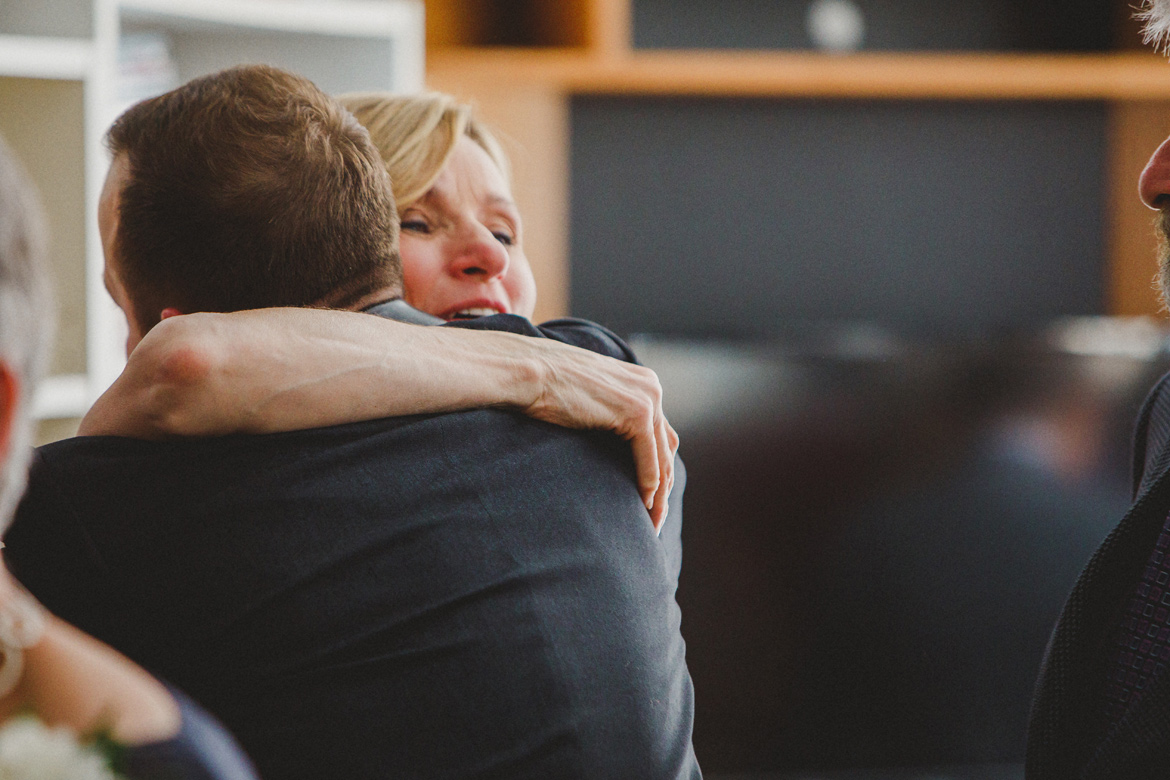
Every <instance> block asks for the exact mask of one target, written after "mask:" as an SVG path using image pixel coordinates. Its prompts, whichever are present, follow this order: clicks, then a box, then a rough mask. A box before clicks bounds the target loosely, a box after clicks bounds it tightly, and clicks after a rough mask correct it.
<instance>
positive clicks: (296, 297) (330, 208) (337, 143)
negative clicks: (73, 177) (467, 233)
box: [102, 66, 402, 335]
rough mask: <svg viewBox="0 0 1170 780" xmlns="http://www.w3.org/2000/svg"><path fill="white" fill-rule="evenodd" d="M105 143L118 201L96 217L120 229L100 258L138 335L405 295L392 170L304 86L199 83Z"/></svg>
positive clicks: (228, 80)
mask: <svg viewBox="0 0 1170 780" xmlns="http://www.w3.org/2000/svg"><path fill="white" fill-rule="evenodd" d="M107 143H108V145H109V148H110V151H111V152H112V153H113V155H114V163H113V173H112V175H111V176H110V178H109V179H108V183H107V188H106V192H107V193H108V194H111V195H112V194H114V193H117V196H118V200H119V204H118V209H117V212H118V213H117V215H115V214H113V213H111V212H110V210H109V209H107V210H106V212H104V213H103V215H102V216H103V217H104V218H106V219H114V218H115V217H116V218H117V219H118V220H119V224H118V229H117V230H116V231H106V233H107V234H108V235H113V234H114V233H116V234H117V241H118V244H117V246H116V247H107V248H106V250H107V251H106V255H107V258H109V257H116V258H117V263H116V266H117V269H116V272H117V275H118V276H119V277H120V278H119V279H118V284H119V286H121V287H124V288H125V292H126V293H127V294H128V295H129V297H130V298H131V299H132V300H133V302H134V306H133V314H134V316H133V318H132V322H131V327H132V328H133V327H135V326H137V330H138V331H139V333H140V335H141V334H145V332H146V331H148V330H149V329H150V328H151V327H153V326H154V325H155V324H157V323H158V321H159V317H160V313H161V312H162V311H163V310H164V309H166V308H173V309H177V310H178V311H181V312H196V311H219V312H223V311H238V310H242V309H259V308H265V307H270V306H303V305H308V304H317V305H321V306H329V307H331V308H351V307H354V306H355V304H358V303H359V301H358V299H359V298H361V297H362V296H364V295H367V294H369V293H371V292H374V293H375V294H379V293H382V292H383V291H385V290H387V289H390V288H396V287H397V286H398V285H400V284H401V281H402V272H401V265H400V262H399V260H398V223H397V220H396V219H395V216H394V215H395V213H396V212H395V207H394V197H393V195H392V194H391V189H390V182H389V178H388V177H387V174H386V169H385V167H384V166H383V165H382V162H381V159H380V158H379V157H378V156H377V153H376V152H373V149H372V147H371V146H370V142H369V137H368V135H367V133H366V130H365V128H363V127H362V126H361V125H360V124H358V122H357V120H356V119H354V117H353V115H351V114H350V113H349V112H348V111H346V110H345V109H344V108H342V107H341V106H340V105H338V104H337V103H336V102H335V101H334V100H333V99H332V98H330V97H329V96H327V95H325V94H324V93H323V92H321V91H320V90H319V89H318V88H317V87H316V85H314V84H313V83H312V82H311V81H309V80H308V79H305V78H301V77H300V76H296V75H294V74H291V73H287V72H284V71H280V70H277V69H275V68H269V67H264V66H252V67H246V68H233V69H230V70H227V71H223V72H221V73H217V74H215V75H213V76H205V77H203V78H198V79H195V80H193V81H190V82H188V83H186V84H184V85H183V86H181V87H179V88H178V89H175V90H173V91H171V92H168V93H166V94H164V95H160V96H158V97H156V98H152V99H150V100H145V101H143V102H141V103H139V104H137V105H135V106H133V107H132V108H130V109H129V110H127V111H126V112H125V113H124V114H122V116H120V117H119V118H118V119H117V121H115V122H114V125H113V127H111V128H110V131H109V133H108V135H107ZM371 152H373V156H371ZM104 202H105V203H107V204H109V203H111V202H112V200H111V198H106V199H105V201H104Z"/></svg>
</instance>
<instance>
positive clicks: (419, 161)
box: [338, 92, 512, 213]
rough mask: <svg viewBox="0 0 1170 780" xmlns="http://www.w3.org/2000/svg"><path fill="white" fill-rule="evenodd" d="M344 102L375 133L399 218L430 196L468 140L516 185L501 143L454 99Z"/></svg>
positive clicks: (378, 96)
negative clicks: (460, 145)
mask: <svg viewBox="0 0 1170 780" xmlns="http://www.w3.org/2000/svg"><path fill="white" fill-rule="evenodd" d="M338 100H340V101H341V104H342V105H343V106H345V107H346V108H348V109H349V110H350V111H351V112H352V113H353V115H354V116H356V117H357V120H358V121H359V122H361V123H362V124H363V125H364V126H365V128H366V129H367V130H369V131H370V138H372V139H373V141H374V146H376V147H377V148H378V153H379V154H381V155H382V162H384V163H385V164H386V170H387V171H388V172H389V173H390V184H391V186H392V187H393V188H394V199H395V200H396V201H397V203H398V212H399V213H402V211H403V210H404V209H406V208H407V207H409V206H410V205H412V204H413V203H415V202H416V201H417V200H418V199H419V198H421V197H422V196H423V195H425V194H426V193H427V191H428V190H429V189H430V188H431V186H432V185H433V184H434V183H435V179H437V178H438V177H439V173H440V172H442V170H443V166H445V165H446V164H447V160H448V159H450V157H451V154H452V153H453V152H454V151H455V144H456V143H458V141H459V139H460V138H462V137H463V136H467V137H468V138H470V139H471V140H472V141H474V142H475V143H476V144H478V145H479V146H480V148H482V149H483V150H484V151H485V152H487V154H488V156H489V157H490V158H491V159H492V161H493V162H494V163H495V164H496V166H497V167H499V169H500V172H501V173H503V174H504V180H505V181H507V182H508V183H509V185H510V184H511V178H512V173H511V166H510V165H509V163H508V158H507V156H506V155H505V154H504V150H503V147H501V146H500V142H499V141H497V140H496V137H495V135H493V133H492V131H491V130H490V129H489V128H488V127H487V126H486V125H484V124H483V122H481V121H479V120H478V119H476V118H475V116H474V115H473V114H472V110H471V106H469V105H467V104H466V103H460V102H459V101H457V100H456V99H455V98H453V97H451V96H450V95H445V94H443V93H441V92H424V93H421V94H417V95H390V94H387V93H385V92H354V93H350V94H348V95H342V96H341V97H340V98H338Z"/></svg>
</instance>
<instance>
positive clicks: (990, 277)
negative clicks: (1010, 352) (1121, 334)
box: [571, 97, 1106, 337]
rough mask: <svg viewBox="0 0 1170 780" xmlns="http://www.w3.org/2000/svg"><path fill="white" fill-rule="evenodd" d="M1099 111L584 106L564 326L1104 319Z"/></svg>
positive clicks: (644, 103)
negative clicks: (589, 322) (569, 320)
mask: <svg viewBox="0 0 1170 780" xmlns="http://www.w3.org/2000/svg"><path fill="white" fill-rule="evenodd" d="M1105 131H1106V109H1105V106H1104V105H1103V104H1101V103H1095V102H1080V103H1078V102H1060V103H1047V102H1045V103H1021V102H994V103H989V102H977V103H974V102H973V103H966V102H879V101H873V102H865V101H849V102H843V101H841V102H837V101H792V100H760V99H742V100H740V99H672V98H657V99H654V98H636V99H627V98H611V97H578V98H575V99H574V100H573V103H572V138H573V141H572V168H571V171H572V185H571V188H572V189H571V198H572V213H571V236H572V238H571V263H572V277H571V279H572V290H571V300H572V312H573V314H574V315H577V316H582V317H587V318H590V319H594V320H598V321H600V322H602V323H605V324H607V325H609V326H611V327H613V328H615V329H616V330H618V331H619V332H621V333H627V334H628V333H633V332H652V333H665V334H674V335H687V336H730V337H772V336H776V335H781V334H784V333H786V332H788V331H789V330H790V329H791V328H793V327H804V326H807V325H809V324H813V325H814V326H815V325H816V324H819V323H825V322H831V323H839V322H859V321H860V322H867V323H875V324H878V325H881V326H887V327H889V328H891V329H894V330H896V331H899V332H902V333H904V334H906V335H910V336H915V337H921V336H929V335H931V334H940V335H948V336H951V335H978V334H981V333H985V332H988V331H998V330H1002V329H1015V328H1021V327H1024V328H1026V327H1032V326H1035V325H1039V324H1042V323H1045V322H1047V321H1049V320H1050V319H1051V318H1053V317H1056V316H1060V315H1068V314H1098V313H1102V312H1103V307H1104V303H1103V295H1104V294H1103V283H1102V277H1103V267H1104V261H1103V251H1104V250H1103V244H1104V238H1103V226H1102V220H1103V210H1104V205H1103V202H1104V189H1105V187H1104V175H1103V168H1104V157H1105V151H1106V142H1105Z"/></svg>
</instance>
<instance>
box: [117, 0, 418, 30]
mask: <svg viewBox="0 0 1170 780" xmlns="http://www.w3.org/2000/svg"><path fill="white" fill-rule="evenodd" d="M117 6H118V10H119V12H120V13H122V14H124V15H125V16H126V17H127V18H128V19H130V20H138V19H141V20H142V21H158V20H167V19H170V20H174V21H175V22H179V23H182V22H198V23H204V24H213V25H224V26H235V27H244V28H251V29H260V30H273V31H280V32H302V33H314V34H318V35H320V34H325V35H343V36H351V37H361V38H367V37H379V36H381V35H384V34H388V33H394V32H398V31H400V30H403V29H404V28H409V27H410V25H411V23H412V21H413V19H414V16H415V15H416V14H417V9H416V8H414V7H413V6H415V3H414V2H413V1H412V0H401V1H400V2H396V3H390V4H388V3H386V2H385V1H384V0H328V1H324V0H282V1H281V2H275V0H203V1H202V2H200V3H198V4H197V5H196V4H192V3H191V2H189V0H118V2H117Z"/></svg>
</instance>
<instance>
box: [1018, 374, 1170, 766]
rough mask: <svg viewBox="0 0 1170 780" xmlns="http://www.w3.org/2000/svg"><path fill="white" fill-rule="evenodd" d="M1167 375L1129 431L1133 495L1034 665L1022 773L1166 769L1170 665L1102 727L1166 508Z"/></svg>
mask: <svg viewBox="0 0 1170 780" xmlns="http://www.w3.org/2000/svg"><path fill="white" fill-rule="evenodd" d="M1168 466H1170V374H1168V375H1166V376H1164V377H1162V379H1161V380H1160V381H1159V382H1158V384H1157V385H1155V387H1154V389H1153V391H1152V392H1151V393H1150V395H1149V396H1148V397H1147V399H1146V402H1145V403H1144V404H1143V406H1142V409H1141V412H1140V414H1139V416H1138V424H1137V428H1136V431H1135V436H1134V502H1133V504H1132V506H1131V507H1130V509H1129V511H1128V512H1127V513H1126V515H1125V517H1124V518H1122V520H1121V522H1120V523H1119V524H1118V525H1117V527H1116V528H1115V529H1114V530H1113V531H1112V532H1111V533H1110V534H1109V536H1107V537H1106V539H1105V541H1104V542H1102V543H1101V546H1100V547H1099V548H1098V549H1097V551H1096V553H1094V554H1093V557H1092V558H1091V559H1090V560H1089V563H1088V564H1087V565H1086V566H1085V569H1084V571H1082V572H1081V576H1080V577H1079V578H1078V580H1077V582H1076V585H1075V586H1074V587H1073V590H1072V593H1071V594H1070V595H1069V598H1068V602H1067V603H1066V604H1065V607H1064V611H1063V612H1062V614H1061V616H1060V619H1059V621H1058V622H1057V624H1056V628H1055V630H1054V631H1053V634H1052V637H1051V639H1050V640H1049V644H1048V649H1047V651H1046V652H1045V657H1044V662H1043V664H1042V665H1041V669H1040V678H1039V681H1038V682H1037V686H1036V693H1035V698H1034V699H1033V703H1032V714H1031V719H1030V722H1029V726H1028V751H1027V762H1026V766H1027V778H1028V780H1049V779H1050V778H1051V780H1058V779H1059V780H1075V779H1080V780H1107V779H1108V778H1117V779H1118V780H1122V779H1124V780H1140V779H1141V778H1166V777H1170V673H1167V674H1163V675H1161V676H1160V677H1159V678H1158V679H1156V680H1155V681H1154V682H1153V683H1152V685H1151V688H1150V689H1149V690H1148V691H1147V693H1146V694H1145V696H1144V697H1143V699H1142V701H1141V702H1140V703H1139V704H1138V706H1137V707H1136V708H1135V709H1133V710H1132V711H1131V712H1129V713H1128V714H1127V715H1126V716H1125V717H1124V718H1123V719H1122V720H1121V721H1120V722H1119V723H1118V724H1117V725H1116V727H1114V728H1113V729H1112V731H1110V732H1109V733H1108V734H1104V735H1102V734H1101V733H1100V732H1099V731H1098V728H1099V726H1098V723H1099V721H1098V720H1097V719H1098V718H1099V717H1100V715H1101V704H1100V701H1099V699H1098V697H1099V696H1100V695H1101V690H1102V688H1103V686H1104V680H1105V675H1106V673H1107V671H1108V666H1109V664H1110V663H1111V662H1112V650H1113V648H1114V644H1113V643H1114V640H1115V637H1116V632H1117V625H1118V621H1119V619H1120V615H1121V611H1122V609H1123V608H1124V605H1125V603H1126V601H1127V600H1128V599H1129V598H1130V596H1131V595H1132V591H1133V588H1134V585H1135V584H1136V583H1137V581H1138V578H1139V577H1140V576H1141V572H1142V571H1143V569H1144V568H1145V566H1146V563H1147V562H1148V560H1149V557H1150V553H1151V552H1152V551H1153V549H1154V544H1155V542H1156V541H1157V538H1158V535H1159V533H1160V532H1161V529H1162V525H1163V523H1164V522H1165V520H1166V515H1167V513H1168V512H1170V476H1168V475H1167V470H1168Z"/></svg>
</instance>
